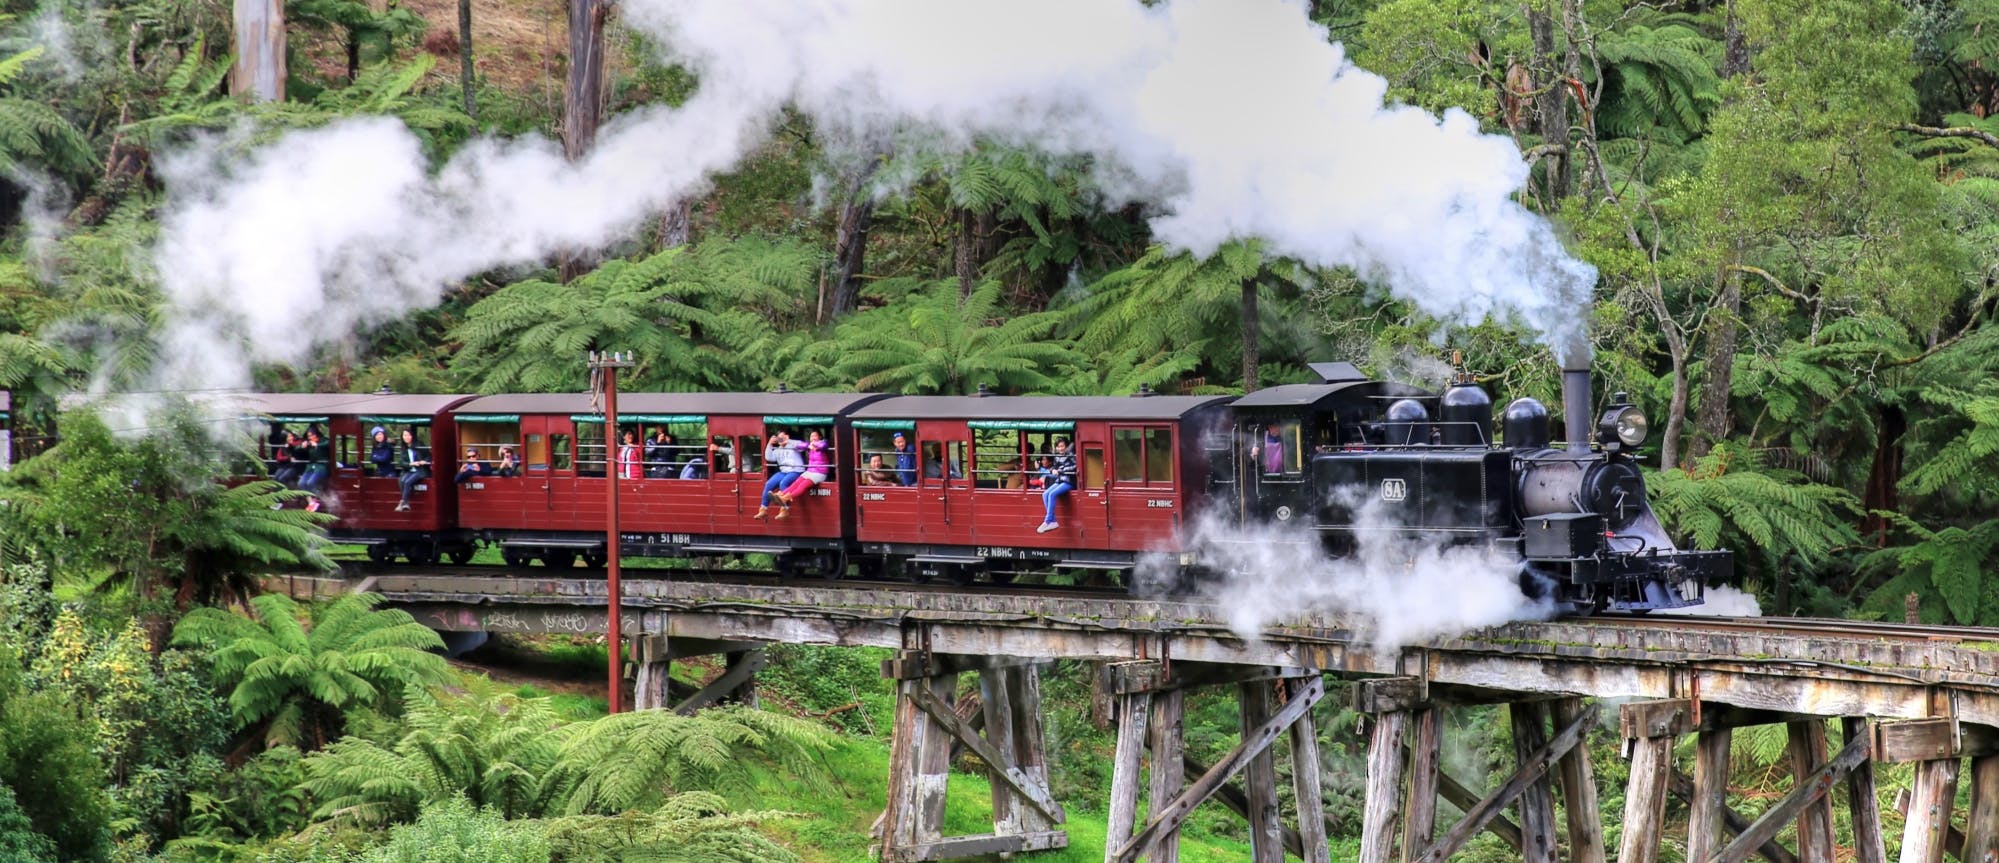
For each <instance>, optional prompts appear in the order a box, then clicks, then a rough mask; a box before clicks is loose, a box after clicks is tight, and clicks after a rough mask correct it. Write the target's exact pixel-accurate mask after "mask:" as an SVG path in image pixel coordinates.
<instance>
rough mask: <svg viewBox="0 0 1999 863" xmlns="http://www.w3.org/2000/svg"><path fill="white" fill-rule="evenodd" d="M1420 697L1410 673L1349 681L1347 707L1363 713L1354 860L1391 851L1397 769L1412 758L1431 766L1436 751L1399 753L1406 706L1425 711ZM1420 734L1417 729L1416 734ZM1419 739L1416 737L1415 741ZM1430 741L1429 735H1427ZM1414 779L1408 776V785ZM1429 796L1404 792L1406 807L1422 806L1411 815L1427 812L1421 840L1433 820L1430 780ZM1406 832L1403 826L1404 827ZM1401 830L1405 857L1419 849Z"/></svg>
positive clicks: (1367, 861)
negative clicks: (1363, 757)
mask: <svg viewBox="0 0 1999 863" xmlns="http://www.w3.org/2000/svg"><path fill="white" fill-rule="evenodd" d="M1426 707H1427V702H1426V701H1425V693H1424V690H1423V681H1421V680H1418V679H1416V678H1413V677H1392V678H1388V679H1386V680H1366V681H1361V682H1360V683H1358V684H1355V686H1354V691H1353V709H1354V710H1355V711H1356V712H1358V713H1360V714H1362V715H1363V716H1366V717H1368V719H1369V723H1368V737H1367V797H1366V799H1365V801H1364V802H1363V804H1362V809H1361V818H1360V858H1359V863H1389V860H1391V859H1392V858H1393V855H1394V851H1395V835H1396V832H1397V831H1396V826H1397V821H1398V820H1400V819H1401V818H1402V816H1403V800H1404V797H1403V793H1402V791H1403V785H1404V781H1403V770H1404V768H1405V766H1413V765H1414V764H1415V763H1417V762H1421V761H1425V760H1427V761H1428V762H1429V764H1430V767H1431V770H1432V776H1433V777H1434V770H1435V767H1436V753H1435V752H1434V751H1432V752H1428V753H1425V752H1421V751H1419V752H1417V753H1416V756H1415V761H1412V762H1405V759H1404V758H1403V751H1404V749H1403V746H1404V741H1403V737H1404V734H1405V733H1406V732H1407V730H1408V728H1409V724H1410V723H1409V718H1410V715H1411V713H1412V712H1416V711H1419V710H1420V711H1421V712H1423V713H1430V711H1429V710H1427V709H1424V708H1426ZM1419 736H1420V735H1419ZM1419 742H1420V741H1419ZM1431 742H1432V743H1434V742H1435V741H1434V740H1433V741H1431ZM1416 784H1418V782H1417V780H1413V779H1412V780H1410V781H1409V785H1411V786H1412V787H1413V786H1415V785H1416ZM1429 787H1430V788H1431V789H1432V792H1433V793H1432V796H1431V797H1430V799H1429V800H1428V802H1427V807H1425V802H1424V801H1422V800H1418V799H1417V798H1416V796H1415V795H1413V794H1412V795H1410V797H1409V798H1408V800H1409V806H1410V808H1411V809H1412V810H1417V809H1425V808H1426V809H1427V813H1428V814H1427V815H1422V814H1419V815H1417V816H1416V818H1411V819H1410V821H1409V822H1405V823H1413V822H1414V821H1415V820H1417V818H1427V819H1428V820H1429V822H1430V827H1429V828H1426V829H1425V830H1424V831H1423V832H1424V836H1423V840H1422V842H1423V844H1424V845H1428V844H1429V834H1430V832H1432V830H1433V829H1434V828H1435V825H1436V805H1437V804H1436V798H1435V796H1434V789H1435V788H1436V785H1435V783H1434V781H1432V783H1431V784H1430V786H1429ZM1404 832H1406V830H1405V831H1404ZM1410 838H1412V837H1408V836H1405V837H1404V840H1403V843H1402V853H1403V859H1405V860H1406V859H1408V858H1409V857H1410V856H1411V855H1413V854H1415V853H1416V852H1417V851H1419V850H1420V849H1418V848H1414V847H1412V846H1413V843H1411V842H1410V841H1409V839H1410Z"/></svg>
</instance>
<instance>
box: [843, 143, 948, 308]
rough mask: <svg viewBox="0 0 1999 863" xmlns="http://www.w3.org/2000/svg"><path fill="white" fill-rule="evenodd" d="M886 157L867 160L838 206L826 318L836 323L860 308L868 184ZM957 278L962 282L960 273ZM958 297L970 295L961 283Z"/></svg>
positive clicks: (869, 214) (871, 208)
mask: <svg viewBox="0 0 1999 863" xmlns="http://www.w3.org/2000/svg"><path fill="white" fill-rule="evenodd" d="M885 159H887V155H886V154H878V155H876V156H874V157H872V158H870V159H869V160H868V162H867V164H865V165H862V166H861V167H860V169H859V170H857V171H855V172H854V175H853V177H852V178H851V179H850V181H849V182H848V183H847V199H846V201H844V202H842V203H841V205H840V223H839V225H838V226H836V227H835V228H834V229H833V274H832V275H833V302H832V307H831V308H830V309H829V310H828V312H827V316H828V317H830V318H832V319H833V320H839V319H840V318H841V317H842V316H843V315H846V314H847V313H849V312H852V311H853V310H854V309H856V308H858V307H860V304H861V274H862V273H863V272H866V264H867V254H868V228H869V227H870V225H871V224H872V223H873V221H874V216H875V197H874V194H873V193H872V192H871V191H870V190H869V189H868V183H869V181H871V180H873V179H874V176H875V172H876V171H878V170H880V169H881V165H882V162H883V161H884V160H885ZM959 278H960V279H961V280H962V279H963V278H964V274H963V271H962V270H961V271H960V272H959ZM959 291H960V292H961V293H970V289H968V288H965V287H964V286H963V284H962V282H961V284H960V285H959Z"/></svg>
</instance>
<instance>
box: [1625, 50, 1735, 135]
mask: <svg viewBox="0 0 1999 863" xmlns="http://www.w3.org/2000/svg"><path fill="white" fill-rule="evenodd" d="M1596 49H1597V59H1598V60H1599V61H1600V62H1601V63H1602V65H1603V76H1604V84H1605V86H1604V93H1603V101H1602V102H1601V103H1599V104H1598V105H1597V107H1596V123H1597V128H1598V129H1599V130H1600V131H1601V132H1602V133H1603V134H1604V135H1605V136H1606V137H1621V138H1636V137H1646V136H1648V135H1649V136H1652V137H1662V138H1666V139H1669V140H1672V141H1674V142H1683V141H1690V140H1693V139H1694V138H1696V137H1698V136H1699V135H1700V134H1701V132H1703V131H1705V129H1706V128H1707V117H1708V115H1709V114H1711V113H1713V111H1714V109H1715V108H1717V107H1720V105H1721V76H1720V75H1719V74H1717V73H1716V71H1715V70H1716V68H1717V67H1718V66H1719V63H1720V59H1721V43H1720V41H1718V40H1716V39H1714V38H1711V37H1709V36H1707V35H1706V34H1703V33H1701V32H1700V31H1698V30H1696V29H1694V28H1692V27H1689V26H1687V25H1685V24H1662V25H1660V26H1656V27H1654V26H1647V25H1644V24H1633V25H1630V26H1627V27H1625V28H1623V29H1613V30H1609V31H1605V32H1603V33H1601V34H1600V35H1599V37H1598V39H1597V43H1596Z"/></svg>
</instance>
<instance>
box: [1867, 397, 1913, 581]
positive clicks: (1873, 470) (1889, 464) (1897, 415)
mask: <svg viewBox="0 0 1999 863" xmlns="http://www.w3.org/2000/svg"><path fill="white" fill-rule="evenodd" d="M1908 430H1909V418H1908V417H1907V416H1905V415H1904V414H1903V413H1902V409H1901V408H1897V407H1893V406H1888V407H1883V408H1882V409H1881V420H1880V422H1879V423H1877V424H1876V431H1875V433H1874V463H1873V464H1872V465H1870V466H1869V467H1868V469H1867V492H1866V495H1865V497H1863V498H1862V500H1861V505H1862V507H1863V508H1864V509H1866V510H1867V521H1866V522H1865V524H1866V527H1865V529H1864V531H1865V532H1866V533H1871V534H1873V535H1874V545H1875V547H1877V548H1887V547H1888V519H1886V518H1883V517H1881V516H1879V515H1876V514H1875V513H1877V512H1894V511H1896V510H1899V509H1901V508H1902V500H1901V494H1900V493H1899V489H1898V488H1897V486H1900V485H1901V484H1902V434H1903V433H1904V432H1906V431H1908Z"/></svg>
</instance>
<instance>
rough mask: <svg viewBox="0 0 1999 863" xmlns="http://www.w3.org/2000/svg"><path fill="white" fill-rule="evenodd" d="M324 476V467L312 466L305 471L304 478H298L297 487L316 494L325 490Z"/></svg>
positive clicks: (325, 472) (325, 474)
mask: <svg viewBox="0 0 1999 863" xmlns="http://www.w3.org/2000/svg"><path fill="white" fill-rule="evenodd" d="M326 476H327V470H326V466H325V465H320V464H316V465H313V466H312V467H309V468H306V469H305V475H304V476H301V477H299V480H298V487H299V488H302V489H305V490H306V491H311V492H317V491H319V490H321V489H324V488H326Z"/></svg>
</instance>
